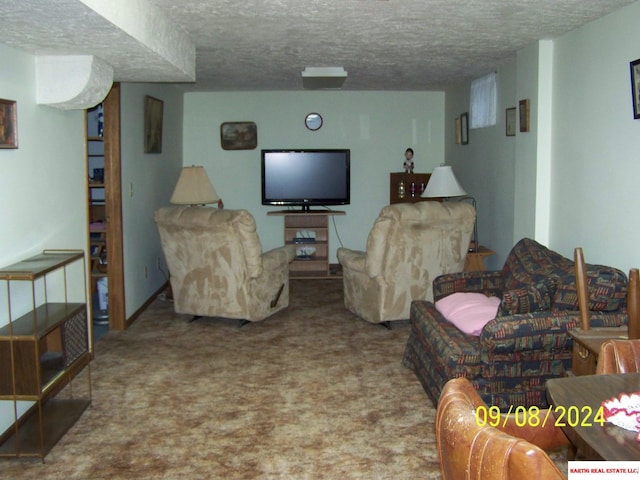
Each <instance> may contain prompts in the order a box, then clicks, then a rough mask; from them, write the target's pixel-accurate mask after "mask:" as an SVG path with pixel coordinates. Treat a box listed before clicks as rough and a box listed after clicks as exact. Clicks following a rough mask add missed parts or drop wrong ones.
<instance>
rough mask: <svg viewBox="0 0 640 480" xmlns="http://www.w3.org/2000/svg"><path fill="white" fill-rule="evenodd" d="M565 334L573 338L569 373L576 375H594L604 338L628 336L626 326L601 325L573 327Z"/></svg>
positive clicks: (624, 337)
mask: <svg viewBox="0 0 640 480" xmlns="http://www.w3.org/2000/svg"><path fill="white" fill-rule="evenodd" d="M567 334H568V335H569V336H570V337H571V338H572V339H573V358H572V361H571V373H572V374H573V375H576V376H580V375H594V374H595V373H596V365H597V363H598V355H599V354H600V346H601V345H602V344H603V343H604V341H605V340H609V339H626V338H628V328H627V326H626V325H625V326H622V327H603V328H592V329H589V330H583V329H582V328H574V329H572V330H569V331H568V332H567Z"/></svg>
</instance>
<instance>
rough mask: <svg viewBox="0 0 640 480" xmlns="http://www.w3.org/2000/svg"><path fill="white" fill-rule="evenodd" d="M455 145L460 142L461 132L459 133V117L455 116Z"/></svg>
mask: <svg viewBox="0 0 640 480" xmlns="http://www.w3.org/2000/svg"><path fill="white" fill-rule="evenodd" d="M455 128H456V145H460V144H461V143H462V138H461V133H460V117H456V123H455Z"/></svg>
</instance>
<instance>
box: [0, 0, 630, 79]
mask: <svg viewBox="0 0 640 480" xmlns="http://www.w3.org/2000/svg"><path fill="white" fill-rule="evenodd" d="M630 3H633V0H511V1H506V0H270V1H264V0H247V1H243V2H238V1H237V0H217V1H215V2H213V1H210V0H181V1H179V2H176V1H175V0H147V1H144V0H138V1H136V2H132V1H131V0H111V1H109V2H99V1H97V0H56V1H54V0H0V11H2V15H1V16H0V31H2V32H3V35H2V42H4V43H6V44H7V45H10V46H15V47H17V48H24V49H26V50H29V51H32V52H34V53H38V54H67V55H69V54H94V55H95V56H97V57H98V58H101V59H102V60H104V61H106V62H107V63H109V64H111V65H112V66H113V68H114V78H115V80H120V81H146V82H153V81H159V82H191V81H192V80H193V73H194V70H195V76H196V80H197V83H196V84H193V85H188V86H187V88H192V89H200V90H300V89H302V82H301V78H300V73H301V72H302V70H303V69H304V68H305V67H306V66H316V67H319V66H341V67H344V68H345V69H346V70H347V72H348V75H349V76H348V78H347V80H346V82H345V84H344V87H343V89H344V90H442V89H444V88H445V87H447V86H450V85H452V84H455V83H457V82H460V81H466V80H469V79H472V78H476V77H478V76H480V75H483V74H486V73H488V72H489V71H491V70H493V69H495V68H496V67H498V66H499V65H501V64H502V63H504V62H506V61H507V60H509V59H511V58H513V57H514V56H515V52H517V51H518V50H519V49H521V48H523V47H524V46H526V45H529V44H531V43H532V42H534V41H536V40H538V39H549V38H554V37H556V36H559V35H562V34H564V33H566V32H568V31H570V30H573V29H575V28H577V27H579V26H581V25H583V24H585V23H588V22H590V21H592V20H594V19H597V18H599V17H602V16H604V15H606V14H608V13H610V12H612V11H613V10H615V9H618V8H620V7H622V6H624V5H628V4H630ZM90 6H93V7H94V8H95V10H96V11H99V12H100V13H96V11H94V10H92V9H91V8H90ZM107 19H109V20H107ZM194 47H195V48H194ZM194 56H195V58H196V60H194V62H195V63H196V65H195V67H194V66H193V63H194V62H190V60H193V57H194ZM189 65H190V66H189Z"/></svg>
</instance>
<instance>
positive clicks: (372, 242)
mask: <svg viewBox="0 0 640 480" xmlns="http://www.w3.org/2000/svg"><path fill="white" fill-rule="evenodd" d="M474 221H475V210H474V208H473V207H472V206H471V205H470V204H468V203H465V202H445V203H440V202H419V203H414V204H411V203H398V204H395V205H389V206H386V207H384V208H383V209H382V211H381V212H380V215H379V216H378V218H377V219H376V221H375V224H374V225H373V228H372V230H371V232H370V233H369V237H368V239H367V251H366V252H362V251H356V250H350V249H348V248H339V249H338V254H337V255H338V261H339V262H340V264H341V265H342V267H343V282H344V303H345V307H346V308H347V309H348V310H349V311H351V312H353V313H355V314H356V315H358V316H359V317H361V318H363V319H365V320H367V321H368V322H371V323H382V322H388V321H390V320H402V319H405V320H406V319H408V318H409V307H410V305H411V301H412V300H417V299H424V300H432V299H433V291H432V283H433V279H434V278H436V277H437V276H438V275H441V274H443V273H451V272H461V271H462V270H463V269H464V263H465V259H466V256H467V252H468V250H469V241H470V239H471V233H472V231H473V225H474Z"/></svg>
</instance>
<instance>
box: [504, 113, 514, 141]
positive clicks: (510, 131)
mask: <svg viewBox="0 0 640 480" xmlns="http://www.w3.org/2000/svg"><path fill="white" fill-rule="evenodd" d="M505 120H506V124H507V126H506V130H505V135H506V136H507V137H515V135H516V107H511V108H507V109H506V111H505Z"/></svg>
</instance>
